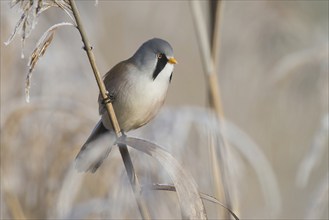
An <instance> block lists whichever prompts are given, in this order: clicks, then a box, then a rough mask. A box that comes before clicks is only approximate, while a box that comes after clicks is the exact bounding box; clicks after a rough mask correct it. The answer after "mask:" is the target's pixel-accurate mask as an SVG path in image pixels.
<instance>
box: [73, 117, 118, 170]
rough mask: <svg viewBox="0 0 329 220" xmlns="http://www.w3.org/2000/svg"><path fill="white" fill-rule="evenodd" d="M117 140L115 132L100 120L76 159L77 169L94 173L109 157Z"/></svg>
mask: <svg viewBox="0 0 329 220" xmlns="http://www.w3.org/2000/svg"><path fill="white" fill-rule="evenodd" d="M115 140H116V138H115V134H114V132H113V131H110V130H107V129H106V128H105V127H104V125H103V123H102V121H101V120H100V121H99V122H98V123H97V125H96V127H95V128H94V130H93V131H92V132H91V134H90V136H89V137H88V139H87V141H86V143H85V144H84V145H83V146H82V148H81V150H80V152H79V153H78V155H77V157H76V158H75V168H76V169H77V170H78V171H80V172H88V171H90V172H92V173H94V172H95V171H96V170H97V169H98V167H99V166H100V165H101V164H102V163H103V161H104V159H105V158H106V157H107V156H108V155H109V153H110V151H111V148H112V145H113V144H114V142H115Z"/></svg>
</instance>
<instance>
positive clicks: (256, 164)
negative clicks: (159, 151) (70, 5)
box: [0, 0, 329, 219]
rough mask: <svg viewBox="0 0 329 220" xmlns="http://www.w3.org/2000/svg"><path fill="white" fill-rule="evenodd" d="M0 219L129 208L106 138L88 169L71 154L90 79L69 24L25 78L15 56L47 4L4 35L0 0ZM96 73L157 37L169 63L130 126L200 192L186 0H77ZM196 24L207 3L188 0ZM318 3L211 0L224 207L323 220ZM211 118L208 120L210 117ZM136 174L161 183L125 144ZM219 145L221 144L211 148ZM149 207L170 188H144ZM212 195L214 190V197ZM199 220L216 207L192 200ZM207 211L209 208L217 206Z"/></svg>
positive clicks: (324, 28)
mask: <svg viewBox="0 0 329 220" xmlns="http://www.w3.org/2000/svg"><path fill="white" fill-rule="evenodd" d="M0 4H1V198H0V199H1V200H0V201H1V218H3V219H11V218H15V219H19V218H21V219H33V218H41V219H42V218H66V219H67V218H78V219H83V218H84V219H90V218H113V219H117V218H140V216H139V213H138V210H137V208H136V204H135V201H134V199H133V194H132V192H131V189H130V186H129V184H127V183H128V182H127V177H126V173H125V171H124V169H123V164H122V161H121V158H120V155H119V153H118V150H117V149H114V150H113V151H112V153H111V154H110V156H109V158H108V159H107V160H106V162H105V163H104V164H103V165H102V166H101V168H100V169H99V170H98V171H97V172H96V173H95V174H78V173H76V172H75V171H74V170H72V168H71V165H72V163H73V161H74V158H75V155H76V154H77V153H78V151H79V149H80V147H81V145H82V144H83V143H84V141H85V140H86V138H87V137H88V135H89V134H90V131H91V130H92V128H93V127H94V125H95V124H96V122H97V121H98V119H99V116H98V105H97V96H98V87H97V85H96V83H95V80H94V77H93V74H92V71H91V68H90V65H89V62H88V59H87V56H86V54H85V52H84V50H82V46H83V45H82V42H81V40H80V39H81V38H80V35H79V34H78V32H77V31H76V30H75V29H74V28H72V27H62V28H60V29H58V30H57V31H56V33H55V36H54V39H53V42H52V43H51V45H50V47H49V48H48V49H47V51H46V53H45V55H44V56H43V57H42V58H41V59H40V61H39V62H38V64H37V66H36V69H35V71H34V72H33V76H32V84H31V99H30V103H26V102H25V94H24V87H25V78H26V73H27V72H28V67H27V63H28V60H29V56H30V54H31V52H32V51H33V49H34V47H35V44H36V43H37V41H38V39H39V38H40V37H41V36H42V34H43V33H44V32H45V31H46V30H47V29H48V28H49V27H50V26H51V25H53V24H55V23H59V22H63V21H70V20H69V18H68V17H67V15H66V14H65V13H64V12H63V11H62V10H60V9H59V8H51V9H49V10H47V11H46V12H44V13H43V14H41V15H40V16H39V17H38V22H37V24H36V26H35V28H34V29H33V31H32V33H31V35H30V36H29V38H28V39H27V40H26V42H25V46H24V50H23V53H24V55H25V58H24V59H21V40H20V36H19V35H17V36H16V37H15V38H14V40H13V41H12V42H11V44H9V45H8V46H5V45H4V43H3V42H5V41H6V40H7V39H8V38H9V37H10V35H11V33H12V32H13V30H14V28H15V25H16V23H17V21H18V20H19V18H20V11H19V10H18V8H17V7H15V8H13V9H10V3H9V1H1V3H0ZM77 6H78V8H79V10H80V13H81V17H82V20H83V23H84V24H85V29H86V31H87V34H88V36H89V39H90V41H91V44H92V46H93V52H94V53H95V57H96V60H97V65H98V67H99V69H100V71H101V73H103V74H105V73H106V72H107V71H108V70H109V69H110V68H111V67H112V66H113V65H115V64H116V63H117V62H119V61H121V60H124V59H127V58H129V57H130V56H131V55H132V54H133V53H134V52H135V51H136V49H137V48H138V47H139V46H140V45H141V44H142V43H143V42H144V41H146V40H148V39H150V38H153V37H160V38H163V39H166V40H167V41H168V42H170V43H171V45H172V47H173V48H174V53H175V57H176V59H177V60H178V62H179V64H177V65H176V66H175V70H174V75H173V80H172V83H171V86H170V89H169V93H168V97H167V100H166V103H165V106H164V108H163V111H161V113H160V114H159V116H158V117H156V119H155V120H153V121H152V122H151V123H150V124H148V125H147V126H145V127H143V128H140V129H138V130H137V131H134V132H131V133H130V135H132V136H137V137H140V138H145V139H148V140H151V141H154V142H156V143H158V144H160V145H161V146H163V147H164V148H165V149H166V150H168V151H169V152H170V153H171V154H172V155H173V156H174V157H175V158H176V159H177V160H178V161H179V163H181V164H182V166H183V167H184V168H185V169H186V170H187V171H188V172H190V173H191V174H192V176H193V177H194V179H195V181H196V182H197V184H198V186H199V190H200V191H201V192H205V193H207V194H210V195H214V181H213V174H212V171H211V165H210V164H209V149H208V147H207V146H208V145H209V135H208V134H209V131H210V133H211V132H212V133H215V134H216V132H218V131H217V130H216V129H215V128H213V127H212V126H211V125H210V124H211V123H210V122H209V118H211V114H209V111H208V110H207V109H208V98H207V95H208V94H207V83H206V79H205V74H204V70H203V68H202V62H201V61H202V57H201V53H200V50H199V48H200V46H199V42H198V39H197V35H196V29H195V25H194V23H193V13H192V10H191V5H190V3H189V2H188V1H99V2H98V4H97V5H96V6H95V1H77ZM201 7H202V12H203V14H204V19H205V21H208V20H209V19H210V18H209V11H210V4H209V2H208V1H202V2H201ZM328 11H329V8H328V1H280V0H278V1H224V2H222V9H221V13H222V14H221V26H220V52H219V61H218V62H219V65H218V73H217V74H218V75H217V76H218V83H219V86H220V92H221V98H222V106H223V108H224V112H225V121H227V129H228V132H227V137H226V138H227V139H228V142H229V143H230V145H229V151H230V153H229V155H230V156H228V157H223V156H222V157H220V158H222V159H223V160H225V164H226V165H225V166H226V168H227V169H228V173H229V175H228V177H227V179H226V181H227V182H229V183H230V185H231V186H230V188H229V189H226V190H229V191H231V192H230V194H232V199H231V200H232V207H233V210H234V211H235V212H236V213H237V215H238V216H239V217H241V218H242V219H328V215H329V214H328V119H329V116H328V38H329V33H328V31H329V30H328V14H329V12H328ZM215 127H216V126H215ZM130 152H131V153H132V156H133V161H134V164H135V165H136V170H137V174H138V176H139V177H140V179H141V182H142V183H144V182H145V183H148V182H155V183H162V182H165V183H168V182H170V179H169V178H168V176H167V175H166V172H165V171H164V170H163V168H161V166H160V165H159V164H157V162H156V161H154V160H153V159H152V158H150V157H148V156H145V155H143V154H142V153H139V152H136V151H135V150H130ZM224 156H225V155H224ZM145 197H147V202H148V204H149V206H150V207H152V208H151V210H152V211H151V215H152V217H153V218H178V217H179V216H180V215H179V209H178V208H177V198H176V197H175V194H174V193H172V192H147V193H146V195H145ZM219 200H221V199H219ZM204 203H205V206H206V210H207V214H208V217H209V218H218V210H219V212H221V213H222V212H224V209H221V208H219V207H218V206H217V205H215V204H212V203H209V202H206V201H205V202H204ZM219 216H221V215H219Z"/></svg>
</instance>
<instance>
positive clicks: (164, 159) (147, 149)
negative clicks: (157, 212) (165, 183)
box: [117, 136, 207, 219]
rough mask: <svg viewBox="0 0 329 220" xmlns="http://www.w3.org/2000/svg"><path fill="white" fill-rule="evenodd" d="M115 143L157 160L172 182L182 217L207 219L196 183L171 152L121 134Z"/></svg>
mask: <svg viewBox="0 0 329 220" xmlns="http://www.w3.org/2000/svg"><path fill="white" fill-rule="evenodd" d="M117 143H118V144H126V145H129V146H131V147H133V148H135V149H137V150H139V151H142V152H144V153H146V154H148V155H150V156H151V157H153V158H154V159H156V160H158V162H159V163H160V164H161V165H162V166H163V167H164V168H165V170H166V171H167V172H168V174H169V176H170V178H171V179H172V181H173V182H174V185H175V188H176V192H177V196H178V200H179V204H180V207H181V212H182V217H183V218H184V219H207V216H206V212H205V209H204V205H203V202H202V199H201V197H200V194H199V192H198V190H197V184H196V183H195V181H194V179H193V178H192V176H191V175H190V174H189V173H187V172H186V170H184V169H183V167H182V166H181V165H180V164H179V163H178V161H177V160H176V159H175V158H174V157H173V156H172V155H171V154H169V153H168V152H167V151H165V150H164V149H163V148H161V147H159V146H157V145H156V144H153V143H150V142H148V141H145V140H142V139H138V138H133V137H124V136H122V137H120V138H119V139H118V140H117Z"/></svg>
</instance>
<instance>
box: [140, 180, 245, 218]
mask: <svg viewBox="0 0 329 220" xmlns="http://www.w3.org/2000/svg"><path fill="white" fill-rule="evenodd" d="M144 189H145V190H147V189H151V190H164V191H173V192H176V188H175V186H174V185H171V184H151V185H146V186H144V187H142V190H144ZM200 197H201V198H202V199H204V200H207V201H209V202H212V203H216V204H218V205H220V206H222V207H223V208H224V209H226V210H227V211H228V212H229V213H230V214H231V215H232V216H233V217H234V219H235V220H239V217H238V216H237V215H236V214H235V213H234V212H233V211H232V210H231V209H229V208H227V207H226V206H225V205H224V204H223V203H221V202H220V201H218V199H216V198H215V197H213V196H210V195H208V194H205V193H202V192H200Z"/></svg>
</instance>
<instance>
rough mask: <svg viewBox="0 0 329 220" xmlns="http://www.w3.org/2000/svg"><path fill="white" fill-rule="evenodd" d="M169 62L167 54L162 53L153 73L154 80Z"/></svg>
mask: <svg viewBox="0 0 329 220" xmlns="http://www.w3.org/2000/svg"><path fill="white" fill-rule="evenodd" d="M167 62H168V59H167V57H166V56H165V55H162V56H161V58H160V59H157V65H156V67H155V70H154V72H153V75H152V78H153V80H155V79H156V78H157V76H158V75H159V73H160V72H161V71H162V70H163V68H165V66H166V64H167Z"/></svg>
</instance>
